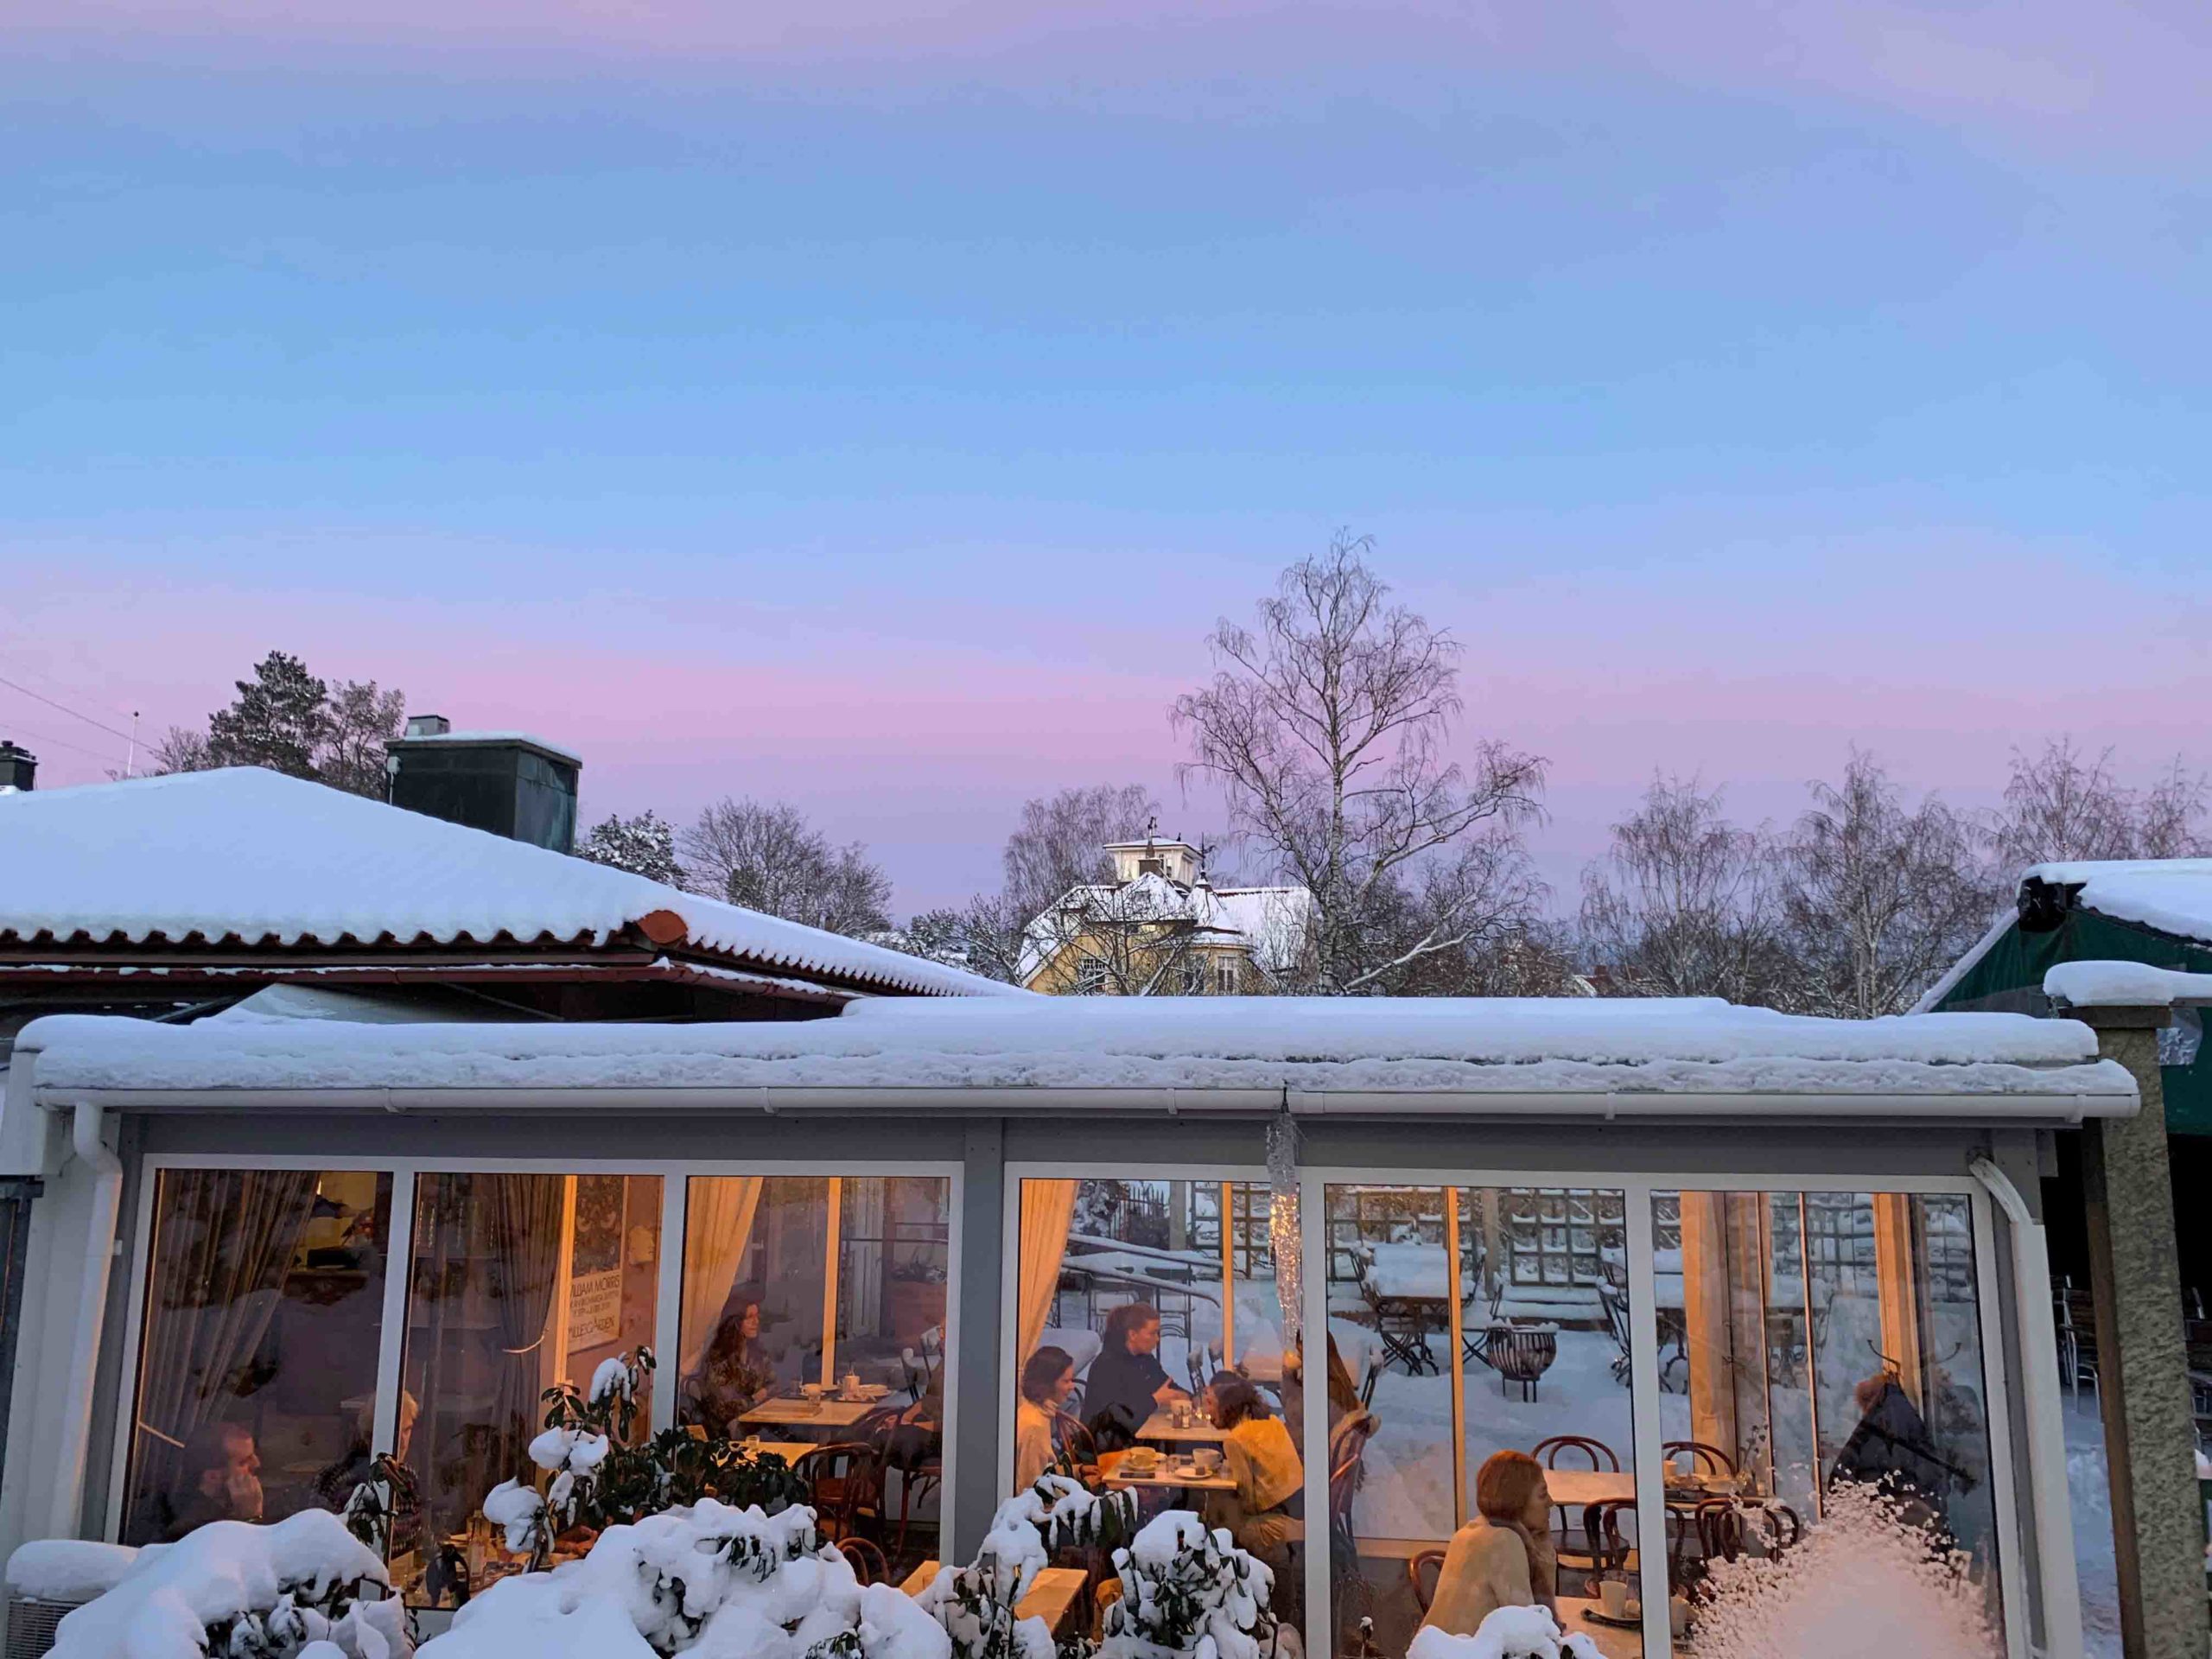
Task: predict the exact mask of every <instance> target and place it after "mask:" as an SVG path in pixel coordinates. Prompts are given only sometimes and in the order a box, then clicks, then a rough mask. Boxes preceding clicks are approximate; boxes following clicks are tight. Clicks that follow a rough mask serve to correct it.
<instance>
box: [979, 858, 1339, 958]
mask: <svg viewBox="0 0 2212 1659" xmlns="http://www.w3.org/2000/svg"><path fill="white" fill-rule="evenodd" d="M1087 921H1096V922H1097V923H1099V924H1102V925H1113V924H1117V923H1145V922H1181V923H1188V924H1189V925H1191V926H1192V928H1194V929H1196V930H1197V931H1200V932H1204V933H1211V934H1214V935H1217V936H1219V941H1220V942H1221V943H1224V944H1234V943H1238V942H1242V943H1243V944H1245V945H1246V946H1248V947H1249V949H1250V950H1251V953H1252V960H1253V961H1254V963H1256V964H1258V966H1260V967H1261V968H1262V969H1265V970H1266V971H1268V972H1269V973H1280V972H1281V971H1282V970H1283V969H1287V968H1290V967H1293V966H1294V965H1296V963H1297V961H1298V958H1299V954H1300V951H1302V950H1304V949H1305V946H1306V932H1307V930H1308V929H1309V928H1310V926H1311V925H1312V923H1313V894H1312V893H1308V892H1307V891H1306V889H1305V888H1304V887H1212V886H1209V885H1208V884H1206V883H1205V882H1203V881H1202V882H1199V883H1198V884H1197V885H1195V886H1191V887H1185V886H1184V885H1183V884H1181V883H1180V882H1176V881H1171V880H1168V879H1167V878H1166V876H1164V875H1160V874H1156V873H1149V872H1148V873H1147V874H1143V875H1140V876H1138V877H1137V878H1136V879H1135V880H1131V881H1127V882H1123V883H1122V884H1120V885H1118V886H1117V885H1116V884H1115V883H1113V882H1111V881H1102V882H1096V883H1091V884H1089V885H1086V886H1084V887H1071V888H1069V889H1068V891H1067V892H1066V893H1065V894H1064V895H1063V896H1062V898H1061V899H1060V901H1059V903H1058V904H1057V905H1055V906H1053V907H1052V909H1051V910H1048V911H1046V912H1045V913H1044V914H1043V915H1041V916H1038V917H1036V918H1033V919H1032V920H1031V922H1030V924H1029V925H1028V927H1027V929H1026V930H1025V931H1024V934H1023V940H1022V955H1021V975H1022V977H1023V978H1024V979H1027V977H1028V976H1030V975H1032V974H1033V973H1035V972H1036V971H1037V969H1039V968H1041V967H1043V966H1044V965H1045V963H1046V962H1048V961H1050V960H1051V959H1052V956H1053V955H1054V954H1055V953H1056V952H1057V951H1058V950H1060V949H1062V948H1063V947H1064V946H1065V945H1068V944H1072V943H1073V942H1074V941H1075V940H1076V939H1077V938H1080V937H1081V935H1082V931H1083V928H1084V925H1085V923H1086V922H1087Z"/></svg>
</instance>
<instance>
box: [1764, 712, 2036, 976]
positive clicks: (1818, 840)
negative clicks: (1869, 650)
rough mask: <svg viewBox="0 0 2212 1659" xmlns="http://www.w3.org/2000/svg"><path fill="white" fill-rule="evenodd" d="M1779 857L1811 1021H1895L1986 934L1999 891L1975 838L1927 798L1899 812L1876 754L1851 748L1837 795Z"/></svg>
mask: <svg viewBox="0 0 2212 1659" xmlns="http://www.w3.org/2000/svg"><path fill="white" fill-rule="evenodd" d="M1812 791H1813V808H1812V810H1810V811H1808V812H1807V813H1806V814H1805V815H1804V816H1803V817H1801V818H1799V819H1798V820H1797V823H1796V826H1795V827H1794V828H1793V829H1791V830H1790V832H1789V836H1788V837H1787V838H1786V840H1785V841H1784V842H1783V849H1782V863H1781V871H1782V880H1783V887H1782V904H1783V920H1784V923H1785V925H1786V926H1787V929H1788V936H1789V944H1790V948H1791V950H1792V953H1793V954H1794V956H1795V957H1796V972H1797V974H1798V976H1799V979H1798V983H1797V984H1796V986H1795V987H1794V988H1792V989H1791V990H1790V992H1789V994H1788V995H1787V1001H1788V1002H1789V1003H1790V1004H1792V1005H1794V1006H1796V1007H1799V1008H1801V1009H1802V1010H1803V1011H1804V1012H1807V1013H1811V1014H1835V1015H1840V1016H1842V1017H1845V1018H1851V1019H1860V1020H1865V1019H1871V1018H1872V1017H1873V1016H1875V1015H1877V1014H1900V1013H1903V1012H1904V1010H1905V1009H1906V1008H1909V1007H1911V1006H1912V1002H1913V1000H1914V999H1915V998H1916V996H1917V995H1919V994H1920V993H1921V991H1923V989H1925V988H1927V987H1928V985H1929V984H1930V983H1931V982H1934V980H1935V979H1936V976H1938V975H1940V974H1942V971H1943V970H1944V969H1946V968H1948V967H1949V966H1950V965H1951V963H1954V962H1955V961H1956V960H1957V959H1958V957H1960V955H1961V953H1962V952H1963V951H1964V950H1966V949H1967V946H1969V945H1971V944H1973V943H1974V941H1975V940H1976V939H1977V938H1980V935H1981V934H1982V932H1983V931H1985V930H1986V928H1987V927H1988V925H1989V923H1990V920H1991V918H1993V916H1994V915H1995V914H1996V912H1997V911H1998V910H1999V908H2000V907H2001V906H2002V905H2003V903H2004V900H2005V893H2004V890H2003V887H2002V886H2001V884H2000V883H1999V882H1998V881H1997V880H1995V879H1994V875H1993V871H1992V870H1991V868H1990V867H1989V866H1988V865H1987V864H1986V862H1985V861H1984V860H1983V858H1982V856H1981V844H1982V839H1983V838H1982V835H1981V832H1980V829H1979V828H1978V826H1976V825H1975V824H1974V823H1973V822H1972V821H1971V820H1970V819H1968V818H1967V817H1965V816H1964V815H1962V814H1960V813H1958V812H1955V811H1953V810H1951V809H1950V808H1949V807H1948V806H1947V805H1945V804H1943V803H1942V801H1941V800H1939V799H1937V798H1936V797H1935V796H1933V795H1930V796H1928V797H1927V798H1924V799H1923V801H1922V802H1921V803H1920V804H1919V805H1918V806H1917V807H1914V808H1911V809H1910V810H1908V809H1907V808H1906V806H1905V804H1904V800H1903V798H1902V797H1901V796H1900V794H1899V792H1898V790H1897V785H1895V784H1894V783H1893V782H1892V781H1891V779H1890V777H1889V774H1888V773H1887V772H1885V771H1884V770H1883V769H1882V766H1881V765H1880V763H1879V762H1878V761H1877V760H1875V759H1874V757H1873V756H1872V755H1870V754H1866V753H1860V752H1859V751H1858V750H1853V752H1852V755H1851V760H1850V761H1849V763H1848V764H1847V766H1845V768H1844V773H1843V782H1842V784H1841V785H1840V786H1839V785H1831V784H1827V783H1822V782H1816V783H1815V784H1814V785H1812Z"/></svg>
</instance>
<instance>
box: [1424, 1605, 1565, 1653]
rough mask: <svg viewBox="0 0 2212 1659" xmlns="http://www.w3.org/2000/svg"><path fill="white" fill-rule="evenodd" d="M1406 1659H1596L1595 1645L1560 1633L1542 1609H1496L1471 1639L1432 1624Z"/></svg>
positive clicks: (1556, 1621)
mask: <svg viewBox="0 0 2212 1659" xmlns="http://www.w3.org/2000/svg"><path fill="white" fill-rule="evenodd" d="M1406 1659H1599V1655H1598V1644H1597V1643H1595V1642H1592V1640H1591V1639H1590V1638H1589V1637H1587V1636H1586V1635H1584V1634H1583V1633H1582V1632H1581V1631H1580V1630H1560V1624H1559V1621H1558V1620H1557V1619H1556V1618H1553V1617H1552V1614H1551V1611H1550V1610H1549V1609H1548V1608H1544V1607H1497V1608H1493V1609H1491V1613H1490V1615H1489V1617H1488V1618H1484V1620H1483V1622H1482V1623H1481V1624H1478V1625H1477V1626H1476V1627H1475V1633H1474V1634H1473V1635H1472V1636H1453V1635H1452V1634H1451V1633H1450V1632H1448V1631H1446V1630H1438V1629H1437V1628H1436V1627H1435V1626H1434V1625H1433V1624H1424V1625H1422V1626H1421V1629H1420V1630H1417V1631H1415V1632H1414V1639H1413V1643H1412V1645H1411V1646H1409V1647H1408V1648H1407V1649H1406Z"/></svg>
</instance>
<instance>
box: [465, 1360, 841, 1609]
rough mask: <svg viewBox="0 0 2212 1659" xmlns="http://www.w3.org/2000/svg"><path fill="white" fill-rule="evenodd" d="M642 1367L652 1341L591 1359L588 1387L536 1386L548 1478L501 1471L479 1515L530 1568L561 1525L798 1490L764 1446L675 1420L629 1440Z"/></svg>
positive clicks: (793, 1494)
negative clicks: (540, 1487) (595, 1362)
mask: <svg viewBox="0 0 2212 1659" xmlns="http://www.w3.org/2000/svg"><path fill="white" fill-rule="evenodd" d="M652 1370H653V1351H652V1349H650V1348H639V1349H637V1350H636V1351H633V1352H632V1353H629V1354H626V1355H623V1356H622V1357H620V1358H616V1359H607V1360H602V1361H601V1362H600V1366H599V1369H598V1370H596V1371H595V1372H594V1373H593V1374H592V1379H591V1387H590V1388H589V1389H588V1390H587V1389H578V1388H576V1387H575V1385H574V1384H573V1383H562V1384H561V1385H560V1386H559V1387H557V1388H552V1389H547V1390H546V1391H545V1396H544V1397H545V1402H546V1411H545V1432H544V1433H542V1434H540V1435H538V1437H537V1439H536V1440H532V1441H531V1443H530V1460H531V1462H532V1463H534V1464H536V1465H537V1466H538V1467H539V1468H540V1469H542V1470H543V1471H545V1473H546V1475H547V1476H548V1477H549V1479H548V1481H547V1484H546V1487H545V1491H543V1493H542V1494H541V1493H540V1492H539V1491H537V1488H536V1486H535V1485H534V1484H532V1485H525V1484H523V1483H522V1482H520V1481H517V1480H510V1481H505V1482H503V1483H501V1484H499V1486H497V1487H495V1488H493V1491H491V1493H490V1494H489V1495H488V1496H486V1498H485V1500H484V1514H485V1516H486V1519H488V1520H489V1521H490V1522H492V1523H493V1525H494V1526H497V1527H499V1528H501V1529H504V1530H505V1535H506V1539H505V1541H506V1547H507V1548H508V1549H509V1550H510V1551H512V1553H514V1554H518V1555H526V1556H528V1557H529V1558H530V1563H531V1567H533V1568H537V1567H543V1565H544V1564H545V1560H546V1557H547V1555H548V1554H549V1553H550V1550H551V1549H552V1547H553V1541H554V1539H555V1538H556V1537H557V1536H558V1535H560V1534H562V1533H563V1532H565V1531H567V1530H568V1529H569V1528H571V1527H577V1526H585V1527H592V1528H601V1527H607V1526H617V1525H622V1524H625V1523H627V1522H635V1521H639V1520H641V1519H643V1518H644V1517H645V1516H649V1515H656V1514H658V1513H660V1512H661V1511H663V1510H671V1509H677V1508H681V1507H683V1506H685V1505H689V1504H692V1503H698V1502H699V1501H700V1500H701V1499H702V1498H713V1499H715V1501H716V1502H718V1503H723V1504H727V1505H728V1506H730V1507H732V1508H736V1509H745V1508H748V1507H752V1506H754V1505H757V1506H759V1507H760V1508H761V1509H763V1510H767V1511H768V1512H770V1513H771V1514H772V1513H774V1512H776V1511H777V1510H782V1509H785V1508H786V1507H788V1506H789V1505H791V1504H792V1503H797V1502H798V1500H799V1499H800V1498H801V1497H804V1496H805V1488H804V1484H802V1483H801V1482H800V1480H799V1479H798V1476H797V1475H796V1474H794V1473H793V1472H792V1471H791V1465H789V1464H787V1463H785V1461H784V1460H783V1459H781V1458H779V1457H777V1456H776V1455H775V1454H774V1453H772V1452H764V1453H761V1454H759V1455H757V1456H756V1455H754V1454H753V1453H750V1452H746V1451H745V1450H744V1449H743V1448H742V1447H741V1446H737V1445H735V1444H734V1443H733V1442H731V1441H729V1440H719V1439H715V1438H712V1437H708V1438H702V1437H700V1436H698V1435H696V1434H694V1433H691V1432H690V1430H688V1429H683V1428H670V1429H664V1430H663V1431H662V1432H661V1433H658V1434H656V1435H655V1436H653V1437H652V1439H651V1440H647V1441H646V1442H645V1444H643V1445H642V1446H632V1445H631V1444H630V1433H631V1430H632V1428H633V1427H635V1426H636V1423H637V1418H638V1411H639V1395H640V1394H641V1393H642V1392H643V1390H644V1388H645V1381H646V1379H647V1378H648V1377H650V1376H652Z"/></svg>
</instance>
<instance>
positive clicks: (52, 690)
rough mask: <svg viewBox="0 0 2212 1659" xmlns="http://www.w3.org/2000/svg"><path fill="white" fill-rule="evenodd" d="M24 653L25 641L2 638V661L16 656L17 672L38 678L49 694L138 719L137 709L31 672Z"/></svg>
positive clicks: (15, 668)
mask: <svg viewBox="0 0 2212 1659" xmlns="http://www.w3.org/2000/svg"><path fill="white" fill-rule="evenodd" d="M23 655H24V648H23V643H22V640H21V639H0V661H4V660H6V658H9V657H13V658H16V659H17V660H16V661H15V662H14V663H12V664H10V666H11V667H12V668H14V670H15V671H16V673H18V674H21V675H23V676H25V677H28V678H29V679H34V680H36V681H37V682H38V683H40V684H41V685H42V686H44V687H45V688H46V690H47V693H48V696H57V697H67V698H69V699H70V700H71V701H72V702H81V703H83V704H84V705H85V706H86V707H87V708H90V709H99V711H100V713H102V714H103V715H114V716H115V717H116V718H117V719H118V720H136V719H137V717H138V711H137V709H124V708H119V707H118V706H117V705H116V704H114V703H112V702H108V701H107V700H106V699H105V698H104V697H96V696H93V695H92V693H91V692H89V691H87V690H85V689H84V688H83V687H82V686H79V685H76V684H69V685H64V684H62V683H60V681H58V680H56V679H55V678H54V676H52V675H51V674H43V673H41V674H33V673H31V671H29V669H27V668H25V667H24V666H23V665H22V660H21V659H22V657H23Z"/></svg>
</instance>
